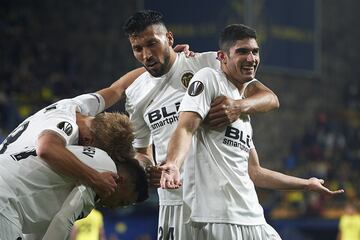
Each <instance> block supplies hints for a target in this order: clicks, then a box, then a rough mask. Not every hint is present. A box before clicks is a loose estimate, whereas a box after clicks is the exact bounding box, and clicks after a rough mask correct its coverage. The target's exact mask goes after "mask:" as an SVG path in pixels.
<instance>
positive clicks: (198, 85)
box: [188, 81, 204, 97]
mask: <svg viewBox="0 0 360 240" xmlns="http://www.w3.org/2000/svg"><path fill="white" fill-rule="evenodd" d="M203 90H204V84H203V83H202V82H200V81H195V82H193V83H192V84H191V85H190V87H189V88H188V94H189V95H190V96H192V97H195V96H197V95H199V94H200V93H201V92H202V91H203Z"/></svg>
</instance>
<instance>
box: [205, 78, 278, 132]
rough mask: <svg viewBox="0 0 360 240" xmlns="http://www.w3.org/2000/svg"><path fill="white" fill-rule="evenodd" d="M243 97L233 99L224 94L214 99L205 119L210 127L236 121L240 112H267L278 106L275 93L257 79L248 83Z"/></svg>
mask: <svg viewBox="0 0 360 240" xmlns="http://www.w3.org/2000/svg"><path fill="white" fill-rule="evenodd" d="M244 96H245V98H244V99H238V100H234V99H231V98H229V97H226V96H219V97H217V98H215V99H214V101H213V102H212V104H211V109H210V111H209V113H208V116H207V119H208V121H209V123H210V126H211V127H215V128H216V127H221V126H224V125H227V124H229V123H232V122H234V121H236V120H237V119H238V118H239V116H240V115H241V114H253V113H258V112H268V111H270V110H273V109H276V108H279V106H280V104H279V100H278V98H277V96H276V94H275V93H274V92H273V91H271V90H270V89H269V88H268V87H266V86H265V85H264V84H262V83H261V82H259V81H253V82H251V83H249V84H248V85H247V86H246V88H245V92H244Z"/></svg>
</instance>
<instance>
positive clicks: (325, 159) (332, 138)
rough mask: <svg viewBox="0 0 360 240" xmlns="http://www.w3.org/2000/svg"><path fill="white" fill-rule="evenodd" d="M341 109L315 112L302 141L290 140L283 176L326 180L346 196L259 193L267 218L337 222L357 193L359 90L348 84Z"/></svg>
mask: <svg viewBox="0 0 360 240" xmlns="http://www.w3.org/2000/svg"><path fill="white" fill-rule="evenodd" d="M343 99H344V104H343V106H344V107H343V108H342V109H334V110H333V111H331V112H317V113H316V114H315V118H314V119H315V121H314V122H313V123H311V124H310V126H309V127H308V129H307V130H306V131H305V132H304V134H303V135H302V137H300V138H299V139H294V140H293V142H292V147H291V149H289V154H288V156H287V157H286V158H285V159H284V160H283V163H282V169H281V170H282V171H285V172H288V173H289V174H291V175H295V176H301V177H306V178H309V177H312V176H313V177H317V178H321V179H324V180H325V185H326V186H327V187H329V188H330V189H332V190H335V189H340V188H343V189H344V190H345V194H343V195H340V196H336V197H329V196H324V195H319V194H317V193H313V192H306V191H305V192H303V191H283V192H276V193H275V195H274V192H271V194H269V193H267V192H263V194H262V196H263V199H264V202H265V206H266V207H267V210H268V214H270V216H271V217H272V218H273V219H282V218H298V217H324V218H338V217H339V216H340V215H341V214H342V213H343V210H344V206H345V205H346V203H347V202H356V201H358V199H359V194H360V185H359V179H360V171H359V169H360V89H359V84H358V83H354V84H349V85H347V87H346V89H345V91H344V98H343Z"/></svg>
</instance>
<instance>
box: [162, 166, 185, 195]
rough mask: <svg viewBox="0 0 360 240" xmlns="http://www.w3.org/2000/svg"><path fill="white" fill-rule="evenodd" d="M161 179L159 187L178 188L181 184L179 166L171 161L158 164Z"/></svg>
mask: <svg viewBox="0 0 360 240" xmlns="http://www.w3.org/2000/svg"><path fill="white" fill-rule="evenodd" d="M160 169H161V170H162V172H161V179H160V186H161V188H170V189H174V188H179V187H180V186H181V185H182V184H181V181H180V171H179V168H178V167H177V166H176V165H175V164H173V163H165V164H164V165H162V166H160Z"/></svg>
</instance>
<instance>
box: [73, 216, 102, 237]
mask: <svg viewBox="0 0 360 240" xmlns="http://www.w3.org/2000/svg"><path fill="white" fill-rule="evenodd" d="M70 239H71V240H105V239H106V236H105V230H104V220H103V215H102V213H101V212H100V211H98V210H96V209H93V210H92V211H91V212H90V214H89V215H88V216H87V217H85V218H83V219H80V220H77V221H76V222H75V223H74V225H73V227H72V229H71V235H70Z"/></svg>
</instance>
